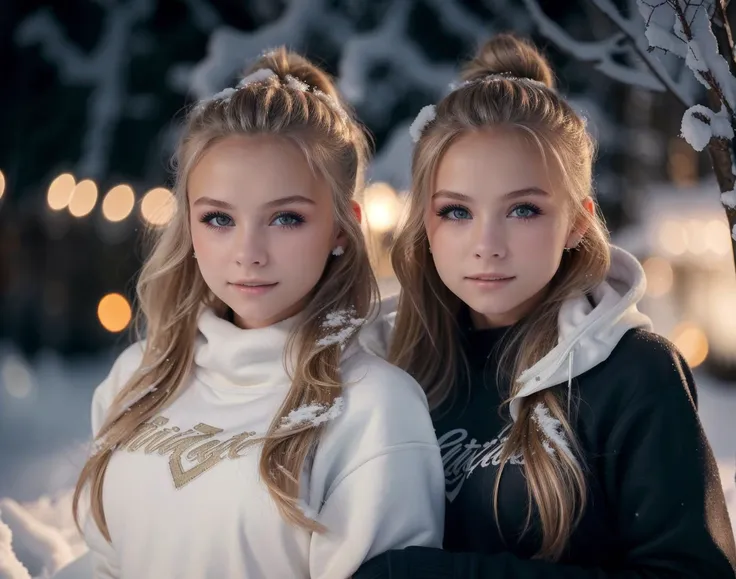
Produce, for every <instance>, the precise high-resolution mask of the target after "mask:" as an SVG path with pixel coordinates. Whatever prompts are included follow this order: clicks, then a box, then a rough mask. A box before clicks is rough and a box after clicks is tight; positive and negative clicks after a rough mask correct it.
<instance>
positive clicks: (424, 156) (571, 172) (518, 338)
mask: <svg viewBox="0 0 736 579" xmlns="http://www.w3.org/2000/svg"><path fill="white" fill-rule="evenodd" d="M462 80H463V81H465V82H463V83H462V84H461V85H460V86H459V87H457V88H456V89H455V90H453V91H452V92H450V93H449V94H448V95H447V96H446V97H444V98H443V99H442V100H441V101H440V102H439V103H438V104H437V105H436V108H435V111H434V113H433V114H431V115H429V116H428V117H427V118H428V119H430V120H429V121H428V122H427V123H426V125H425V126H424V127H422V129H423V130H421V133H420V134H419V135H418V137H417V138H418V142H417V144H416V147H415V150H414V155H413V160H412V191H411V200H410V207H409V211H408V213H407V215H408V217H407V221H406V223H405V226H404V227H403V229H402V230H401V231H400V232H399V234H398V235H397V238H396V241H395V244H394V246H393V248H392V255H391V260H392V264H393V267H394V271H395V272H396V275H397V277H398V279H399V282H400V283H401V287H402V290H403V291H402V294H401V297H400V299H399V305H398V312H397V318H396V326H395V332H394V337H393V340H392V344H391V348H390V353H389V358H390V360H391V361H392V362H393V363H395V364H397V365H398V366H400V367H401V368H403V369H404V370H406V371H407V372H408V373H409V374H411V375H412V376H413V377H414V378H415V379H416V380H417V381H418V382H419V383H420V384H422V385H423V387H424V388H425V391H426V393H427V397H428V399H429V403H430V407H431V408H433V409H435V408H437V407H438V406H439V405H440V404H441V403H442V402H443V401H445V400H446V399H447V398H448V396H449V395H451V393H452V392H453V383H454V382H455V380H457V379H458V376H462V375H463V372H464V371H466V369H467V360H466V359H465V355H464V353H463V352H462V350H461V348H460V340H459V329H458V324H457V315H458V313H459V311H460V308H461V307H462V302H461V301H460V299H459V298H458V297H457V296H455V295H454V294H453V293H452V292H451V291H450V290H449V289H448V288H447V287H446V286H445V285H444V284H443V283H442V280H441V279H440V277H439V275H438V273H437V270H436V268H435V265H434V262H433V260H432V257H431V255H430V253H429V242H428V238H427V233H426V231H425V228H424V223H423V217H424V214H425V211H426V207H427V203H429V199H430V197H431V194H432V192H433V186H434V179H435V175H436V173H437V167H438V165H439V163H440V161H441V160H442V157H443V155H444V154H445V152H446V151H447V150H448V149H449V148H450V147H451V146H452V144H453V143H454V142H455V141H456V140H457V139H458V137H460V136H461V135H463V134H466V133H469V132H473V131H481V130H489V129H491V130H492V129H495V128H497V129H499V130H504V131H513V132H515V133H518V134H519V135H520V136H521V137H522V138H524V139H526V140H528V142H530V143H531V144H532V145H534V146H536V147H537V148H538V149H539V151H540V152H541V154H542V158H543V159H544V161H545V163H547V166H548V168H549V170H551V171H555V172H556V174H559V176H560V177H561V181H562V187H563V189H564V192H565V193H566V194H567V195H568V197H569V207H570V210H571V217H572V222H573V223H581V224H584V227H587V229H586V233H585V235H584V237H583V239H582V241H581V242H580V244H579V245H578V247H577V248H576V249H575V250H573V251H571V252H569V253H566V254H565V255H564V256H563V259H562V262H561V264H560V268H559V270H558V272H557V273H556V275H555V276H554V278H553V279H552V280H551V281H550V283H549V285H548V287H547V291H546V293H545V297H544V299H543V301H542V303H540V304H539V305H538V306H537V307H536V309H535V311H534V313H533V315H530V316H528V317H526V318H525V319H524V320H521V321H520V322H519V323H518V324H517V325H516V326H515V328H514V331H513V333H512V335H511V336H510V337H509V339H508V340H507V341H505V343H504V347H503V349H502V352H501V353H500V368H501V369H503V370H504V374H507V375H509V376H510V378H511V391H510V398H509V400H507V403H508V402H510V399H511V398H513V396H514V395H515V394H516V393H517V392H518V391H519V389H520V387H521V384H520V383H519V382H518V377H519V375H520V374H521V372H522V371H523V370H524V369H527V368H530V367H531V366H532V365H534V364H535V363H536V362H538V361H539V360H540V359H541V358H543V357H544V356H545V355H546V354H547V353H548V352H549V351H550V350H552V348H553V347H554V346H555V345H556V344H557V339H558V325H557V324H558V321H557V320H558V313H559V311H560V306H561V304H562V303H563V302H564V301H565V300H566V299H568V298H570V297H573V296H578V295H580V294H582V293H585V292H587V291H589V290H590V289H592V288H593V287H595V286H596V285H597V284H599V283H601V282H602V281H603V280H604V278H605V276H606V273H607V272H608V269H609V265H610V257H609V245H608V234H607V231H606V228H605V226H604V224H603V221H602V219H601V217H600V215H598V214H596V215H591V214H590V213H589V212H588V211H587V210H586V209H585V206H584V202H585V200H586V199H587V198H588V197H589V196H591V195H592V191H593V184H592V163H593V158H594V155H595V146H594V143H593V140H592V139H591V137H590V135H589V134H588V132H587V130H586V126H585V121H584V120H583V119H582V118H581V117H580V116H579V115H578V114H577V113H576V112H575V111H574V110H573V109H572V108H571V107H570V105H569V104H568V103H567V102H566V101H565V99H564V98H563V97H561V96H560V95H559V93H558V92H557V91H556V90H555V84H554V77H553V74H552V70H551V68H550V65H549V64H548V62H547V61H546V60H545V58H544V57H543V56H542V55H541V54H540V53H539V52H538V51H537V50H536V49H535V48H534V47H533V46H531V45H530V44H528V43H527V42H525V41H522V40H520V39H518V38H516V37H514V36H511V35H508V34H503V35H499V36H497V37H495V38H493V39H491V40H489V41H488V42H486V43H485V44H484V45H483V46H482V47H481V48H480V50H479V51H478V53H477V54H476V56H475V57H474V58H473V59H472V60H471V61H470V62H468V63H467V64H466V65H465V66H464V68H463V70H462ZM539 403H542V404H544V405H545V406H546V407H547V408H548V409H549V412H550V414H551V415H552V416H553V417H554V418H555V419H557V420H559V421H560V423H561V424H562V427H563V429H564V431H565V432H566V434H567V437H568V440H569V442H570V446H571V448H572V449H573V450H574V453H575V454H577V455H578V457H577V458H576V457H575V456H570V455H568V454H566V453H565V452H563V451H562V449H557V448H555V450H556V452H554V453H553V454H550V453H548V452H546V451H545V447H544V443H545V441H546V439H545V438H544V436H543V434H542V433H541V432H540V431H539V428H538V426H537V424H536V423H535V421H534V408H535V406H536V405H537V404H539ZM517 453H519V454H521V455H522V456H523V459H524V467H523V468H524V471H525V476H526V480H527V484H528V490H529V512H528V517H527V528H528V527H529V523H530V521H531V517H532V512H533V507H536V510H537V511H538V513H539V517H540V519H541V526H542V543H541V548H540V551H539V552H538V553H537V556H538V557H540V558H544V559H547V560H557V559H559V558H560V556H561V554H562V553H563V551H564V549H565V546H566V545H567V542H568V540H569V537H570V535H571V533H572V530H573V529H574V527H575V525H576V524H577V523H578V522H579V520H580V516H581V514H582V512H583V509H584V506H585V499H586V491H587V489H586V485H585V478H584V468H585V465H584V464H582V460H581V458H580V457H579V454H580V453H579V449H578V445H577V443H576V437H575V435H574V432H573V431H572V428H571V425H570V417H569V416H568V414H567V404H565V403H564V402H563V401H562V400H559V399H558V396H557V395H556V394H555V392H553V391H552V390H546V391H543V392H540V393H538V394H535V395H533V396H530V397H529V398H526V399H524V401H523V403H522V405H521V408H520V412H519V416H518V419H517V420H516V421H515V423H514V424H513V427H512V428H511V430H510V433H509V437H508V441H507V442H506V445H505V448H504V451H503V454H502V466H501V468H500V470H499V473H498V478H497V480H496V487H495V490H494V507H495V508H496V509H498V484H499V481H500V478H501V476H502V474H503V468H504V465H505V464H506V462H507V461H508V459H509V458H511V457H512V456H514V455H515V454H517Z"/></svg>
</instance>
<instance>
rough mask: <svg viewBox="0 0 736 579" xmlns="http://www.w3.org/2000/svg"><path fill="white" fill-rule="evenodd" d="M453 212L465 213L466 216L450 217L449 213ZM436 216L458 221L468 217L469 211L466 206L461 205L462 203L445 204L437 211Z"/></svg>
mask: <svg viewBox="0 0 736 579" xmlns="http://www.w3.org/2000/svg"><path fill="white" fill-rule="evenodd" d="M454 212H458V213H465V214H466V215H467V217H458V216H455V217H451V215H450V214H452V213H454ZM437 216H438V217H441V218H442V219H447V220H448V221H460V220H463V219H469V218H470V211H469V210H468V208H467V207H463V206H462V205H446V206H444V207H442V208H441V209H440V210H439V211H437Z"/></svg>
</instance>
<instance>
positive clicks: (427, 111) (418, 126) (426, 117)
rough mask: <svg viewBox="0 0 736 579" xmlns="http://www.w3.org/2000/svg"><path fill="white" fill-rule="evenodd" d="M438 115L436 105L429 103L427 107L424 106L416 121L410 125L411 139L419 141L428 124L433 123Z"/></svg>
mask: <svg viewBox="0 0 736 579" xmlns="http://www.w3.org/2000/svg"><path fill="white" fill-rule="evenodd" d="M436 117H437V109H436V108H435V106H434V105H427V106H425V107H422V110H420V111H419V114H417V116H416V118H415V119H414V122H413V123H412V124H411V126H410V127H409V134H410V135H411V140H412V141H414V142H415V143H418V142H419V139H421V138H422V133H423V132H424V129H426V128H427V125H428V124H429V123H431V122H432V121H433V120H434V119H435V118H436Z"/></svg>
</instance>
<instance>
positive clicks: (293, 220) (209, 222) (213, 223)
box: [199, 211, 306, 229]
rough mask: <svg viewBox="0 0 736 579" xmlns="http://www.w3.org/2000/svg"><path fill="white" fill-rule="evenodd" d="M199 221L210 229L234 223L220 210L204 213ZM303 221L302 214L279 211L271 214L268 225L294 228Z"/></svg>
mask: <svg viewBox="0 0 736 579" xmlns="http://www.w3.org/2000/svg"><path fill="white" fill-rule="evenodd" d="M199 221H200V222H201V223H204V224H205V225H206V226H207V227H210V228H211V229H225V228H226V227H233V226H234V225H235V223H234V222H233V219H232V217H230V216H229V215H228V214H227V213H223V212H221V211H211V212H208V213H205V214H204V215H202V217H200V219H199ZM305 221H306V219H305V218H304V216H303V215H301V214H299V213H297V212H295V211H281V212H279V213H277V214H276V215H274V216H273V218H272V219H271V221H270V222H269V225H273V226H275V227H281V228H284V229H294V228H296V227H299V226H300V225H302V224H303V223H304V222H305Z"/></svg>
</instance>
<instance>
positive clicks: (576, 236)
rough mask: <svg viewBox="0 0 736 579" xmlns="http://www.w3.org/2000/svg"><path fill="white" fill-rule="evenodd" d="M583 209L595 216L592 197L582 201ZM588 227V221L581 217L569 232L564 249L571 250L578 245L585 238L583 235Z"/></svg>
mask: <svg viewBox="0 0 736 579" xmlns="http://www.w3.org/2000/svg"><path fill="white" fill-rule="evenodd" d="M583 208H584V209H585V211H586V212H587V213H589V214H590V215H595V202H594V201H593V198H592V197H586V198H585V199H583ZM588 227H589V222H588V220H587V219H585V218H583V217H581V218H579V219H578V221H577V223H576V224H575V226H574V227H573V229H572V231H571V232H570V235H568V237H567V241H566V242H565V247H566V248H572V247H575V246H577V244H578V243H580V240H581V239H582V238H583V237H584V236H585V233H586V232H587V231H588Z"/></svg>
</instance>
